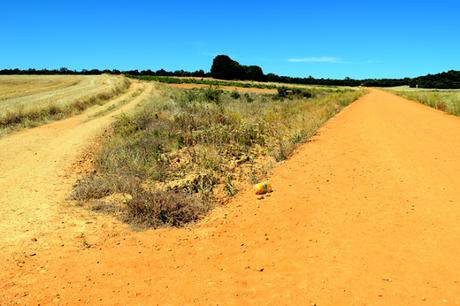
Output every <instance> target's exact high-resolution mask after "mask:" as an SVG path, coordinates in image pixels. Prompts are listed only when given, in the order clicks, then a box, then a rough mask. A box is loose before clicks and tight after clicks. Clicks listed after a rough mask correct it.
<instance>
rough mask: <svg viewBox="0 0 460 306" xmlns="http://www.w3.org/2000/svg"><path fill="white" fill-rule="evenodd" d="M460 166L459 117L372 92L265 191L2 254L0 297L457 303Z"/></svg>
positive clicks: (276, 174)
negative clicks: (142, 224)
mask: <svg viewBox="0 0 460 306" xmlns="http://www.w3.org/2000/svg"><path fill="white" fill-rule="evenodd" d="M459 173H460V118H457V117H454V116H450V115H447V114H444V113H442V112H440V111H437V110H434V109H431V108H428V107H426V106H424V105H421V104H418V103H415V102H410V101H407V100H405V99H402V98H399V97H396V96H394V95H392V94H389V93H385V92H382V91H378V90H372V91H371V93H370V94H368V95H366V96H365V97H363V98H361V99H360V100H358V101H357V102H355V103H353V104H352V105H350V106H349V107H347V108H345V109H344V110H343V111H342V112H341V113H340V114H338V115H337V116H336V117H335V118H333V119H331V120H330V121H329V122H328V123H327V124H326V125H325V126H323V127H322V128H321V129H320V131H319V134H318V136H316V137H314V138H313V139H312V140H311V141H309V142H308V143H306V144H305V145H303V146H301V147H300V148H299V150H298V151H297V152H296V153H295V154H294V156H293V157H292V158H291V159H289V160H288V161H286V162H284V163H282V164H281V165H279V166H278V167H277V168H276V169H275V170H274V171H273V172H272V174H271V175H270V176H269V178H268V179H269V181H270V182H271V183H272V186H273V188H274V192H273V193H272V194H271V195H270V196H266V197H265V198H264V199H262V200H258V199H257V197H256V196H255V195H254V194H253V192H252V190H250V188H249V187H248V189H247V190H243V191H242V192H240V193H239V194H238V195H237V196H236V197H235V198H234V199H233V200H232V201H231V202H230V203H229V204H228V205H226V206H224V207H220V208H217V209H215V210H214V211H213V212H212V213H211V214H210V215H209V216H208V217H207V218H206V219H205V220H203V221H202V222H200V223H199V224H196V225H192V226H190V227H188V228H183V229H161V230H149V231H146V232H137V233H135V232H131V231H130V230H129V229H127V227H126V226H122V225H116V226H109V225H108V224H111V223H110V221H108V220H109V217H104V218H100V217H95V216H94V217H91V216H87V218H89V219H88V220H92V221H88V222H93V223H92V224H93V225H94V224H95V225H94V226H95V232H94V233H93V234H94V236H93V237H92V238H91V239H92V240H91V241H83V242H81V244H80V246H77V245H76V244H73V243H72V241H73V240H76V239H77V238H73V240H72V239H71V238H68V239H69V241H62V244H63V246H61V245H50V246H48V247H42V248H40V247H37V248H35V249H33V252H32V253H31V252H30V250H29V249H28V250H24V249H18V250H17V251H16V252H10V253H9V254H5V255H3V256H4V259H2V266H1V268H2V269H1V272H0V273H1V274H0V280H1V282H0V285H1V287H0V300H1V301H2V302H3V303H7V304H13V303H15V302H17V303H20V304H37V303H40V304H48V303H57V304H63V305H66V304H68V305H75V304H84V303H86V304H108V305H114V304H116V305H121V304H174V305H183V304H212V305H216V304H233V305H241V304H254V305H261V304H269V305H280V304H290V305H292V304H294V305H295V304H300V305H310V304H311V305H313V304H316V305H456V304H458V303H459V302H460V284H459V281H460V267H459V264H460V261H459V254H460V243H459V238H460V221H459V220H460V175H459ZM2 175H5V174H4V173H3V174H2ZM30 205H31V208H32V207H33V206H34V203H30ZM61 205H62V204H61ZM62 213H65V210H64V211H63V212H62ZM75 218H77V217H75ZM91 218H92V219H91ZM53 222H56V223H55V224H56V226H58V225H60V223H59V222H58V220H54V221H53ZM63 226H64V228H65V226H66V225H63ZM2 234H5V233H2ZM51 235H52V234H49V235H48V236H47V235H45V236H44V237H43V238H39V240H38V241H37V242H35V243H40V241H41V240H43V239H52V237H51ZM80 238H81V237H80ZM88 239H89V238H88ZM34 253H35V254H34Z"/></svg>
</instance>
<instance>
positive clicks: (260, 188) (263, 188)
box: [254, 182, 273, 194]
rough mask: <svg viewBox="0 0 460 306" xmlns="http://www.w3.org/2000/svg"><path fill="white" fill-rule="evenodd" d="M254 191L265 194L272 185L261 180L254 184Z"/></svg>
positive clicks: (269, 190)
mask: <svg viewBox="0 0 460 306" xmlns="http://www.w3.org/2000/svg"><path fill="white" fill-rule="evenodd" d="M254 191H255V192H256V194H265V193H268V192H272V191H273V189H272V185H270V183H268V182H262V183H259V184H255V185H254Z"/></svg>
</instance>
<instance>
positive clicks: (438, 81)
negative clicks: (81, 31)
mask: <svg viewBox="0 0 460 306" xmlns="http://www.w3.org/2000/svg"><path fill="white" fill-rule="evenodd" d="M103 73H107V74H127V75H133V76H170V77H174V76H175V77H199V78H204V77H213V78H216V79H223V80H251V81H260V82H278V83H288V84H305V85H330V86H369V87H371V86H375V87H393V86H405V85H408V86H411V87H420V88H460V71H454V70H451V71H448V72H443V73H438V74H429V75H426V76H421V77H417V78H403V79H364V80H356V79H351V78H345V79H324V78H321V79H317V78H314V77H312V76H309V77H306V78H293V77H288V76H279V75H276V74H273V73H269V74H264V73H263V71H262V68H260V67H259V66H245V65H241V64H240V63H238V62H237V61H235V60H232V59H231V58H230V57H229V56H227V55H218V56H216V57H215V58H214V60H213V63H212V67H211V72H205V71H204V70H197V71H194V72H188V71H184V70H176V71H166V70H164V69H160V70H156V71H152V70H150V69H148V70H140V71H139V70H137V69H136V70H127V71H120V70H117V69H112V70H109V69H105V70H99V69H92V70H87V69H83V70H80V71H77V70H70V69H67V68H60V69H51V70H49V69H41V70H37V69H26V70H21V69H3V70H0V75H1V74H4V75H5V74H6V75H8V74H43V75H50V74H83V75H97V74H103Z"/></svg>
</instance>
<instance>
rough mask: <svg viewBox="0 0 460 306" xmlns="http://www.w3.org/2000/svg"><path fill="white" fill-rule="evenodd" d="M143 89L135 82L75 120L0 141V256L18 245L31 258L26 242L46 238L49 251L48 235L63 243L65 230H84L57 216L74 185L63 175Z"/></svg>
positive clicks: (79, 223) (78, 221) (78, 222)
mask: <svg viewBox="0 0 460 306" xmlns="http://www.w3.org/2000/svg"><path fill="white" fill-rule="evenodd" d="M145 87H146V85H144V84H141V83H139V82H135V83H134V84H133V85H132V86H131V87H130V89H129V90H128V92H126V93H125V94H123V95H121V96H119V97H117V98H116V99H114V100H112V101H110V102H108V103H106V104H104V105H103V106H96V107H93V108H91V109H89V110H88V111H86V112H85V113H83V114H81V115H79V116H75V117H72V118H69V119H66V120H61V121H57V122H54V123H51V124H48V125H44V126H41V127H38V128H34V129H29V130H24V131H21V132H19V133H15V134H12V135H9V136H5V137H3V138H0V148H1V149H0V192H1V197H0V207H1V208H0V212H1V213H0V245H1V246H2V250H1V251H0V253H1V252H11V250H17V249H18V248H17V247H18V246H22V245H24V248H25V249H26V252H27V253H33V252H35V251H33V250H32V249H31V250H28V249H27V248H28V245H29V244H31V239H40V238H41V237H46V240H47V241H48V242H47V243H44V244H42V245H41V247H45V246H50V245H51V244H50V238H49V236H50V235H53V236H56V235H58V236H62V235H63V236H62V237H59V238H60V239H62V240H64V237H68V234H70V233H69V228H70V229H71V230H74V231H76V232H77V233H78V232H81V231H82V230H84V229H85V228H86V227H87V226H86V223H85V222H86V221H87V220H85V219H84V218H80V219H78V218H74V215H72V214H70V213H67V212H66V213H61V212H62V209H63V208H64V207H63V206H62V205H61V204H62V203H63V202H64V200H65V198H66V197H67V196H68V194H69V190H70V188H71V187H72V184H73V182H74V180H75V175H68V172H69V171H67V170H68V169H69V167H70V166H71V165H72V164H73V163H74V162H75V161H77V159H78V157H79V156H81V154H82V152H83V150H84V149H85V148H87V147H88V144H89V142H90V140H91V139H93V138H94V137H96V136H97V135H99V134H100V133H101V131H103V129H104V128H105V127H107V126H108V125H109V123H110V122H111V121H112V120H113V116H114V115H116V114H118V113H119V112H121V111H123V110H126V109H128V108H129V107H132V106H133V105H135V104H136V103H137V102H139V101H141V100H142V99H143V98H145V96H146V94H148V91H149V90H151V88H150V89H149V88H145ZM140 92H142V93H140ZM137 94H139V95H138V96H136V97H133V96H135V95H137ZM121 102H126V104H124V106H123V107H121V108H119V109H118V110H115V111H113V112H109V113H108V114H107V115H105V116H101V117H95V115H96V114H97V113H98V112H101V111H103V110H104V109H109V108H110V107H115V106H117V105H121ZM67 222H74V223H72V224H71V225H70V226H69V224H66V223H67ZM75 222H76V223H75ZM59 229H62V231H63V233H61V232H60V230H59ZM53 238H56V237H53ZM51 240H52V241H53V242H56V241H55V239H51Z"/></svg>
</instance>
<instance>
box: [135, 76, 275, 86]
mask: <svg viewBox="0 0 460 306" xmlns="http://www.w3.org/2000/svg"><path fill="white" fill-rule="evenodd" d="M128 77H131V78H135V79H139V80H143V81H157V82H161V83H168V84H205V85H210V86H233V87H243V88H261V89H278V88H279V87H282V86H276V85H273V84H263V83H262V84H261V83H252V82H238V81H221V80H211V79H200V78H179V77H169V76H153V75H151V76H146V75H138V76H135V75H128Z"/></svg>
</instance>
